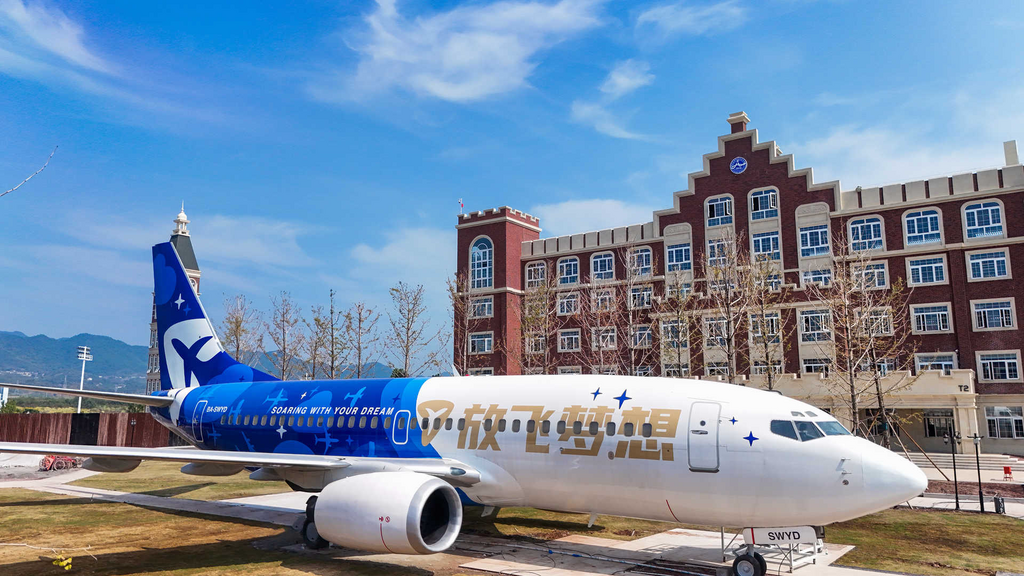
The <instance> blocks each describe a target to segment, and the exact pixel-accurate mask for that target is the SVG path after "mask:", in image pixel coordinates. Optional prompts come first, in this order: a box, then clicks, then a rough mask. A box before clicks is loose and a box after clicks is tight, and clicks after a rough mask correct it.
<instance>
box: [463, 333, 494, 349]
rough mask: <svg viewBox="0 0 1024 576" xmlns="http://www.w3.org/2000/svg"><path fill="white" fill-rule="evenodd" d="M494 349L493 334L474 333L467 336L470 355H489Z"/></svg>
mask: <svg viewBox="0 0 1024 576" xmlns="http://www.w3.org/2000/svg"><path fill="white" fill-rule="evenodd" d="M493 349H494V333H493V332H476V333H474V334H470V335H469V353H470V354H490V353H491V352H492V351H493Z"/></svg>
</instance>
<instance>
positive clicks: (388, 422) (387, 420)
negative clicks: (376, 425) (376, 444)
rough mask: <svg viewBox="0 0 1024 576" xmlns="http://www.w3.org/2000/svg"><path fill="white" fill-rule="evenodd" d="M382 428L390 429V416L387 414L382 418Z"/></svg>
mask: <svg viewBox="0 0 1024 576" xmlns="http://www.w3.org/2000/svg"><path fill="white" fill-rule="evenodd" d="M384 429H385V430H389V429H391V416H388V417H387V418H385V419H384Z"/></svg>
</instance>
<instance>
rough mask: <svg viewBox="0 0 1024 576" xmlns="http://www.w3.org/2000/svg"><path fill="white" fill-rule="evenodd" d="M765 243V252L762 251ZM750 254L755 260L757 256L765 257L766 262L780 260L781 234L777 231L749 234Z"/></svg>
mask: <svg viewBox="0 0 1024 576" xmlns="http://www.w3.org/2000/svg"><path fill="white" fill-rule="evenodd" d="M766 241H767V243H768V251H767V252H765V251H764V250H763V248H764V245H763V244H764V243H765V242H766ZM750 252H751V253H752V254H753V255H754V257H755V259H756V258H757V257H759V256H767V258H766V259H767V260H782V234H780V233H779V231H778V230H772V231H769V232H758V233H756V234H751V235H750Z"/></svg>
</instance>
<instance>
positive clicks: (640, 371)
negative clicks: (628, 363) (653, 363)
mask: <svg viewBox="0 0 1024 576" xmlns="http://www.w3.org/2000/svg"><path fill="white" fill-rule="evenodd" d="M633 374H634V375H636V376H651V375H653V374H654V369H652V368H651V367H650V366H637V367H636V370H634V371H633Z"/></svg>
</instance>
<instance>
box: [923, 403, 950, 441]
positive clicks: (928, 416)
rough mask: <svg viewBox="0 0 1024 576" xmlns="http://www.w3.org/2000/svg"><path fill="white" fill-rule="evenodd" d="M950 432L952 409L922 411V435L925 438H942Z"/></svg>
mask: <svg viewBox="0 0 1024 576" xmlns="http://www.w3.org/2000/svg"><path fill="white" fill-rule="evenodd" d="M952 430H953V410H952V409H942V410H925V411H924V435H925V437H926V438H942V437H943V436H945V435H946V434H949V433H950V432H951V431H952Z"/></svg>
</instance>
